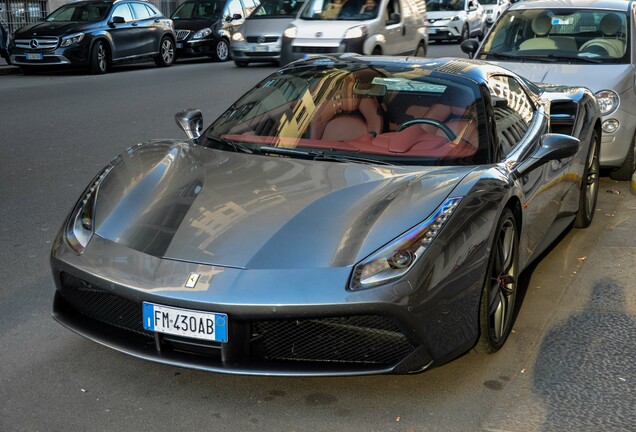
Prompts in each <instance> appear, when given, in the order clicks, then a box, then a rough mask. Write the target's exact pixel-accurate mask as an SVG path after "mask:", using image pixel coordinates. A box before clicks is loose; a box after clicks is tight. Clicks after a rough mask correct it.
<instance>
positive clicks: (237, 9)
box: [225, 0, 245, 18]
mask: <svg viewBox="0 0 636 432" xmlns="http://www.w3.org/2000/svg"><path fill="white" fill-rule="evenodd" d="M226 10H227V13H226V14H225V16H230V17H232V16H234V14H239V15H241V17H243V18H245V13H244V12H243V7H242V6H241V2H240V0H230V1H229V2H228V3H227V9H226Z"/></svg>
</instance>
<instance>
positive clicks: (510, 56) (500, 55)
mask: <svg viewBox="0 0 636 432" xmlns="http://www.w3.org/2000/svg"><path fill="white" fill-rule="evenodd" d="M482 54H483V55H491V56H493V57H500V58H513V59H519V56H516V55H514V54H504V53H498V52H493V51H481V52H480V53H479V55H482Z"/></svg>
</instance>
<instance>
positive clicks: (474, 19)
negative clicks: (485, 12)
mask: <svg viewBox="0 0 636 432" xmlns="http://www.w3.org/2000/svg"><path fill="white" fill-rule="evenodd" d="M465 9H466V21H467V22H468V31H469V34H470V35H471V36H472V35H474V34H475V33H476V32H477V29H478V28H479V23H478V14H477V12H478V9H477V6H476V4H475V0H467V1H466V5H465Z"/></svg>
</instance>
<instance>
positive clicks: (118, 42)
mask: <svg viewBox="0 0 636 432" xmlns="http://www.w3.org/2000/svg"><path fill="white" fill-rule="evenodd" d="M114 17H121V18H123V19H124V21H125V22H123V23H113V18H114ZM134 21H135V19H134V17H133V14H132V10H131V9H130V6H128V3H120V4H118V5H117V6H115V8H114V9H113V11H112V13H111V14H110V20H109V27H110V30H109V33H110V35H111V38H112V41H113V60H117V59H121V58H125V57H130V56H132V55H135V52H136V50H137V48H138V46H139V32H138V30H139V29H138V28H137V26H134V25H133V23H134Z"/></svg>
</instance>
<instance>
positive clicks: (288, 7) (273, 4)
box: [250, 0, 304, 19]
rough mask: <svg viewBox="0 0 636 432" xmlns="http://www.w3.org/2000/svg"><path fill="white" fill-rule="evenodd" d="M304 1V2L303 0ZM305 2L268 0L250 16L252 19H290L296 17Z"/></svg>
mask: <svg viewBox="0 0 636 432" xmlns="http://www.w3.org/2000/svg"><path fill="white" fill-rule="evenodd" d="M303 1H304V0H303ZM303 1H296V0H266V1H264V2H263V3H261V4H260V5H259V6H258V7H257V8H256V9H255V10H254V12H252V14H251V15H250V19H253V18H260V17H288V16H295V15H296V13H297V12H298V11H299V10H300V8H301V7H302V5H303Z"/></svg>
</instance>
